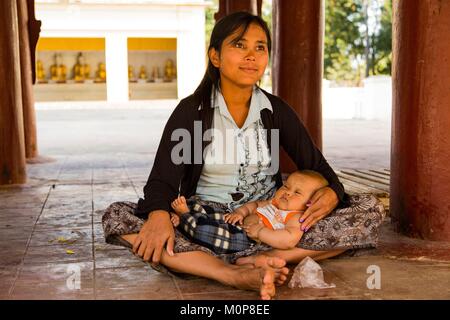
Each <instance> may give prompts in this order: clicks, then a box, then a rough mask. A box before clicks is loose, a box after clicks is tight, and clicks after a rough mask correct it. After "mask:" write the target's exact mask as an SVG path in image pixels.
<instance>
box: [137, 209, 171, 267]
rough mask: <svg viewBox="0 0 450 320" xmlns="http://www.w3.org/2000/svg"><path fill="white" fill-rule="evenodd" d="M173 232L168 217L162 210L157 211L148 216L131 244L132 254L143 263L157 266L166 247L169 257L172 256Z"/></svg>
mask: <svg viewBox="0 0 450 320" xmlns="http://www.w3.org/2000/svg"><path fill="white" fill-rule="evenodd" d="M174 242H175V231H174V229H173V226H172V222H171V221H170V215H169V214H168V212H166V211H163V210H157V211H154V212H152V213H151V214H150V215H149V218H148V220H147V221H146V222H145V223H144V225H143V226H142V228H141V231H139V234H138V236H137V237H136V240H135V241H134V244H133V252H134V253H135V254H136V253H137V255H138V256H140V257H141V258H143V259H144V260H145V261H149V262H150V261H151V262H153V263H155V264H158V263H159V261H160V260H161V255H162V252H163V250H164V245H166V243H167V246H166V250H167V252H168V253H169V255H171V256H173V255H174V253H173V246H174Z"/></svg>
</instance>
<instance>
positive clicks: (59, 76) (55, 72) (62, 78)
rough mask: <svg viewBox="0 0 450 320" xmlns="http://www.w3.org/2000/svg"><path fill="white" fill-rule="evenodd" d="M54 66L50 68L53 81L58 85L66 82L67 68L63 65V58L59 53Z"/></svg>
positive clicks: (56, 54)
mask: <svg viewBox="0 0 450 320" xmlns="http://www.w3.org/2000/svg"><path fill="white" fill-rule="evenodd" d="M53 58H54V64H52V65H51V66H50V74H51V79H52V80H53V81H56V82H57V83H64V82H66V77H67V68H66V66H65V65H64V64H63V63H62V56H61V54H59V53H55V55H54V57H53Z"/></svg>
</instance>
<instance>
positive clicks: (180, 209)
mask: <svg viewBox="0 0 450 320" xmlns="http://www.w3.org/2000/svg"><path fill="white" fill-rule="evenodd" d="M171 206H172V209H173V210H174V211H175V213H176V214H177V215H182V214H185V213H189V208H188V206H187V203H186V198H185V197H183V196H181V197H178V198H176V199H175V200H174V201H172V204H171Z"/></svg>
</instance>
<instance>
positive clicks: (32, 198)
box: [0, 154, 450, 300]
mask: <svg viewBox="0 0 450 320" xmlns="http://www.w3.org/2000/svg"><path fill="white" fill-rule="evenodd" d="M151 159H152V158H151V155H150V154H139V155H136V154H116V155H114V156H108V157H105V156H103V157H102V156H93V155H84V156H63V157H57V158H56V160H57V161H55V162H52V163H46V164H39V165H29V166H28V176H29V183H28V184H27V185H25V186H15V187H14V186H13V187H2V188H0V251H1V256H0V299H201V300H206V299H257V298H258V295H257V294H256V292H250V291H242V290H235V289H233V288H231V287H226V286H223V285H221V284H219V283H216V282H213V281H209V280H205V279H200V278H197V279H189V280H188V279H179V278H177V279H175V278H171V277H169V276H167V275H164V274H159V273H157V272H155V271H154V270H152V269H151V268H150V267H149V266H148V265H147V264H146V263H144V262H142V261H141V260H140V259H139V258H137V257H135V256H133V255H132V254H131V253H130V252H129V251H128V250H127V249H123V248H121V247H116V246H111V245H108V244H106V243H105V242H104V238H103V232H102V227H101V224H100V221H101V210H102V209H104V208H105V207H106V206H107V205H108V204H110V203H111V202H114V201H119V200H130V201H136V200H137V198H138V197H139V196H142V187H143V185H144V184H145V181H146V179H147V175H148V173H149V168H150V167H151ZM321 266H322V268H323V270H324V275H325V281H327V282H333V283H335V284H336V288H333V289H299V288H296V289H290V288H288V286H287V285H284V286H282V287H280V288H279V290H278V294H277V298H278V299H397V298H398V299H429V298H434V299H450V243H443V242H427V241H421V240H414V239H409V238H406V237H403V236H400V235H398V234H396V233H394V232H393V231H392V230H391V228H390V225H389V221H387V222H386V224H385V225H384V226H383V228H382V234H381V239H380V247H379V248H378V249H376V250H372V251H370V252H364V253H362V252H360V253H359V254H356V255H355V256H353V257H349V256H343V257H340V258H337V259H330V260H327V261H323V262H321ZM369 266H378V267H379V268H380V269H379V270H380V272H381V273H380V275H381V288H380V289H368V287H367V281H368V278H369V277H370V276H371V274H370V273H368V267H369ZM293 267H295V266H291V268H290V269H291V270H292V269H293ZM77 280H79V282H78V281H77ZM78 283H79V287H77V284H78Z"/></svg>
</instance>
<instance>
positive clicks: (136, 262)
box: [95, 250, 147, 269]
mask: <svg viewBox="0 0 450 320" xmlns="http://www.w3.org/2000/svg"><path fill="white" fill-rule="evenodd" d="M146 264H147V263H146V262H144V261H142V259H140V258H139V257H137V256H135V255H133V253H132V252H130V251H129V250H101V251H96V252H95V267H96V268H97V269H101V268H122V267H135V266H136V267H144V266H145V265H146Z"/></svg>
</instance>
